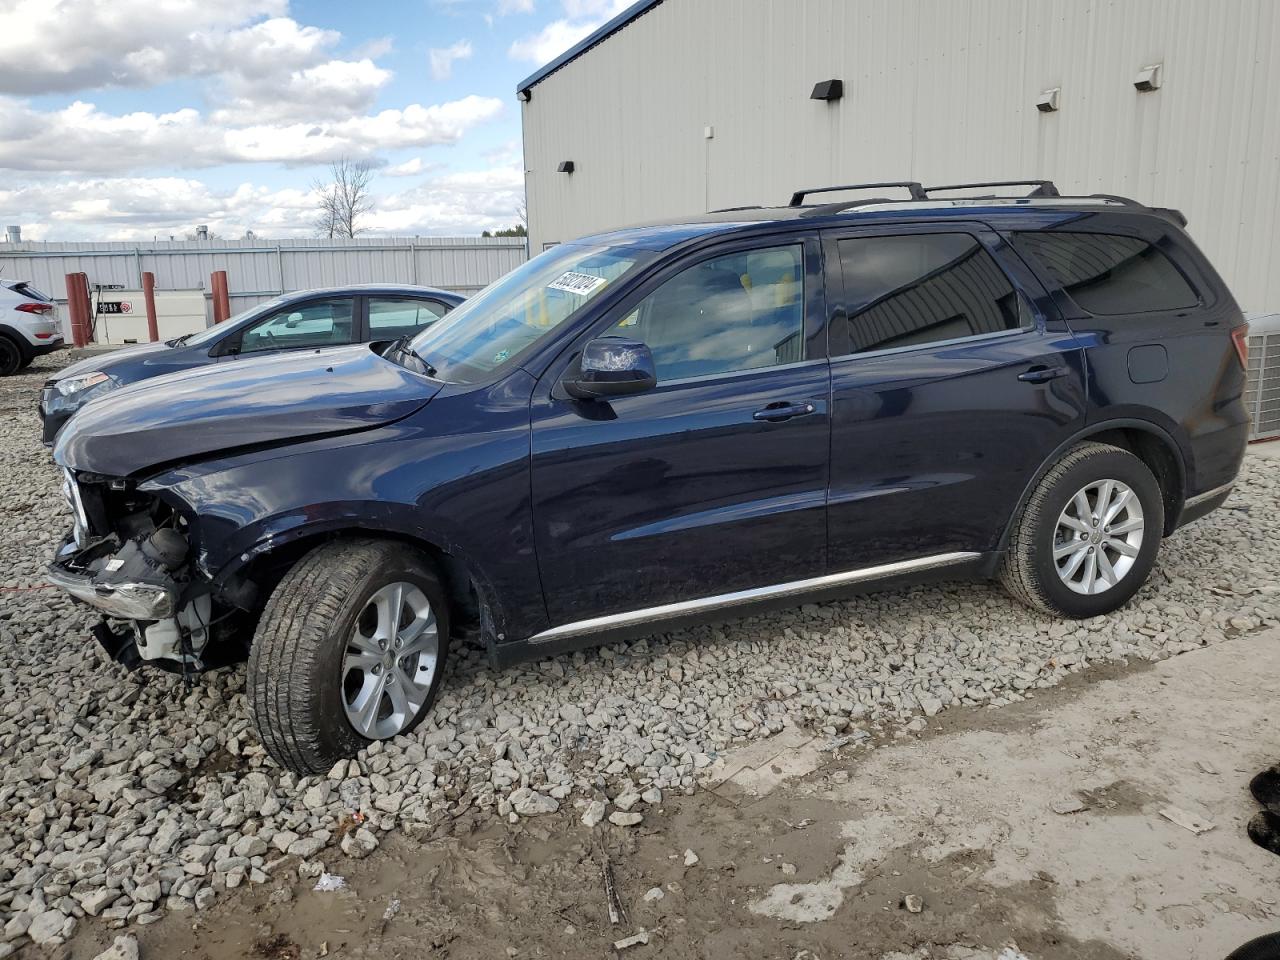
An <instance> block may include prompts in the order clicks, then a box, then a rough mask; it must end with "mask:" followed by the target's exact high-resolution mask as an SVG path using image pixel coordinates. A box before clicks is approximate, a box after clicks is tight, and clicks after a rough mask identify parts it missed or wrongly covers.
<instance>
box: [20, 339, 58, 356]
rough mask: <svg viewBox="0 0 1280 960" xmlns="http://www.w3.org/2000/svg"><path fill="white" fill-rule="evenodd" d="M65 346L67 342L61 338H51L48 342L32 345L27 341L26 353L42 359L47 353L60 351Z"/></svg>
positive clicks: (42, 341) (40, 341)
mask: <svg viewBox="0 0 1280 960" xmlns="http://www.w3.org/2000/svg"><path fill="white" fill-rule="evenodd" d="M66 345H67V342H66V341H65V340H63V339H62V337H61V336H56V337H53V338H52V339H49V340H38V341H36V342H35V343H32V342H31V341H30V340H28V341H27V352H28V353H29V354H31V356H33V357H43V356H44V355H45V354H47V353H53V352H54V351H55V350H61V349H62V348H63V347H65V346H66Z"/></svg>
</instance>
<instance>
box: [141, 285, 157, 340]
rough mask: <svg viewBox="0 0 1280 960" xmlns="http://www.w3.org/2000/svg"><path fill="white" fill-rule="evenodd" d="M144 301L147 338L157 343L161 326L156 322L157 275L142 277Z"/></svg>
mask: <svg viewBox="0 0 1280 960" xmlns="http://www.w3.org/2000/svg"><path fill="white" fill-rule="evenodd" d="M142 299H144V300H145V301H146V302H147V337H148V338H150V340H151V342H152V343H155V342H156V341H157V340H159V339H160V325H159V323H158V322H157V320H156V275H155V274H154V273H152V272H150V271H147V272H146V273H144V274H143V275H142Z"/></svg>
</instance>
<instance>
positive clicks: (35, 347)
mask: <svg viewBox="0 0 1280 960" xmlns="http://www.w3.org/2000/svg"><path fill="white" fill-rule="evenodd" d="M62 346H63V342H62V331H61V330H60V329H59V328H58V321H57V319H56V318H55V317H54V311H53V301H52V300H51V299H49V298H48V297H46V296H45V295H44V294H43V293H41V292H40V291H39V290H37V289H36V288H35V287H33V286H31V284H29V283H27V282H26V281H25V280H0V377H7V376H11V375H12V374H15V373H17V372H18V371H19V370H21V369H22V368H23V367H25V366H27V364H29V363H30V362H31V361H32V360H34V359H35V358H36V357H39V356H42V355H44V354H46V353H52V352H53V351H54V350H59V349H61V348H62Z"/></svg>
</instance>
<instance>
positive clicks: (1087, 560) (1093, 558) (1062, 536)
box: [1053, 480, 1145, 594]
mask: <svg viewBox="0 0 1280 960" xmlns="http://www.w3.org/2000/svg"><path fill="white" fill-rule="evenodd" d="M1144 532H1145V523H1144V521H1143V516H1142V503H1141V502H1140V501H1139V500H1138V495H1137V493H1135V492H1134V490H1133V488H1131V487H1130V486H1129V485H1128V484H1125V483H1121V482H1120V481H1119V480H1097V481H1094V482H1093V483H1090V484H1089V485H1088V486H1086V487H1084V488H1083V489H1081V490H1079V491H1078V492H1077V493H1076V495H1075V496H1073V497H1072V498H1071V499H1070V500H1069V501H1068V502H1067V505H1066V507H1064V508H1063V510H1062V513H1061V515H1059V517H1058V524H1057V527H1056V529H1055V531H1054V538H1053V563H1054V566H1055V567H1056V568H1057V571H1058V577H1059V579H1061V580H1062V582H1063V583H1064V584H1066V585H1067V587H1068V588H1069V589H1071V590H1073V591H1075V592H1076V593H1083V594H1099V593H1103V592H1105V591H1107V590H1110V589H1111V588H1112V587H1114V586H1115V585H1116V584H1118V583H1119V582H1120V581H1121V580H1123V579H1124V578H1125V576H1127V575H1128V573H1129V571H1130V570H1132V569H1133V566H1134V564H1135V563H1136V562H1137V559H1138V554H1139V552H1140V550H1141V548H1142V537H1143V533H1144Z"/></svg>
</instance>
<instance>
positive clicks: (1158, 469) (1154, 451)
mask: <svg viewBox="0 0 1280 960" xmlns="http://www.w3.org/2000/svg"><path fill="white" fill-rule="evenodd" d="M1081 439H1082V440H1093V441H1095V442H1097V443H1109V444H1111V445H1112V446H1113V447H1120V448H1121V449H1122V450H1128V451H1129V452H1130V453H1132V454H1133V455H1134V456H1135V457H1137V458H1138V459H1139V460H1141V461H1142V462H1143V463H1145V464H1146V465H1147V468H1148V469H1149V470H1150V471H1151V472H1152V473H1153V474H1154V475H1155V478H1156V483H1158V484H1160V494H1161V498H1162V499H1163V500H1164V533H1165V536H1168V535H1169V534H1170V533H1172V532H1173V525H1174V523H1176V522H1177V519H1178V513H1179V512H1180V511H1181V509H1182V501H1183V498H1184V497H1185V496H1186V491H1185V490H1184V488H1183V487H1184V480H1183V476H1182V470H1181V469H1179V459H1178V454H1177V453H1176V452H1175V451H1174V450H1173V449H1172V448H1171V447H1170V446H1169V444H1168V443H1167V442H1166V441H1165V440H1163V439H1161V438H1160V437H1159V436H1157V435H1156V434H1154V433H1149V432H1147V431H1146V430H1142V429H1140V428H1137V427H1116V428H1113V429H1110V430H1103V431H1102V432H1101V433H1095V434H1091V435H1090V436H1088V437H1082V438H1081Z"/></svg>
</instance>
